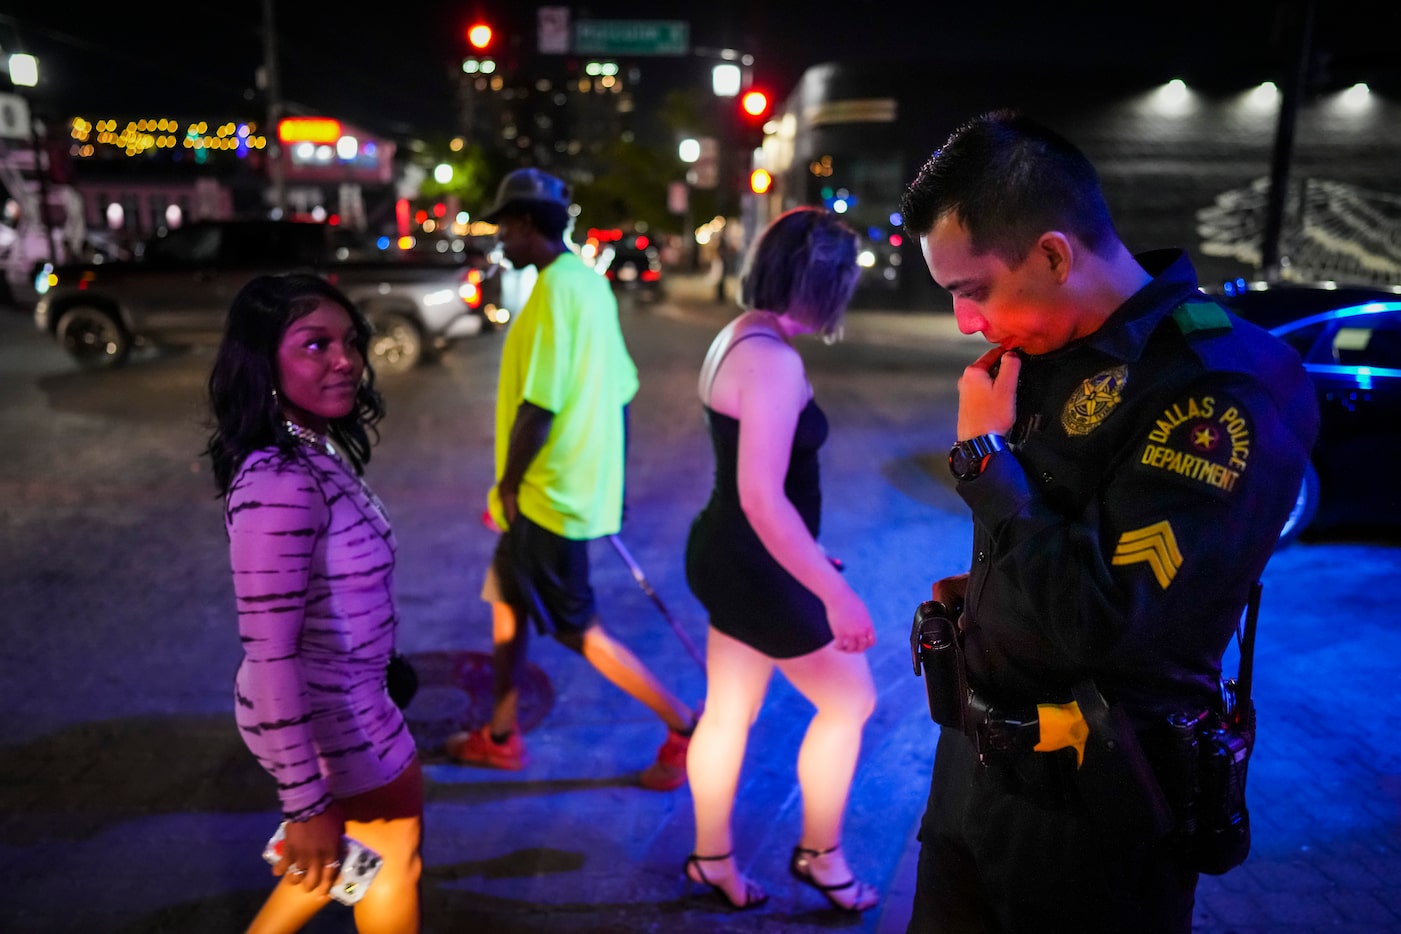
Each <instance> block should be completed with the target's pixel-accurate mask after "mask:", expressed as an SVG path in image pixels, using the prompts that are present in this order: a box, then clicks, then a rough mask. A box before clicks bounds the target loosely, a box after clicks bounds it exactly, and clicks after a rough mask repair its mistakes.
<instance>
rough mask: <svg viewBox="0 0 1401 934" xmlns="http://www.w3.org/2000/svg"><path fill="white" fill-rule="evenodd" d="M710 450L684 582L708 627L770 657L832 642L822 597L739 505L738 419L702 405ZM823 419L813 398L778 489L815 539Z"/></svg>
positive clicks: (824, 428) (819, 505) (689, 541)
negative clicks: (709, 471)
mask: <svg viewBox="0 0 1401 934" xmlns="http://www.w3.org/2000/svg"><path fill="white" fill-rule="evenodd" d="M705 418H706V424H707V425H708V426H709V428H710V439H711V443H712V445H713V446H714V449H715V486H714V489H713V490H712V491H711V493H710V501H709V502H708V503H706V505H705V508H704V509H702V510H701V512H700V515H698V516H696V519H695V521H694V522H692V523H691V533H690V536H689V538H688V539H687V542H686V580H687V582H688V583H689V584H690V586H691V592H692V593H694V594H695V595H696V598H697V599H698V600H700V602H701V603H702V604H703V605H704V606H705V608H706V610H708V611H709V613H710V625H712V626H714V627H715V628H716V629H718V630H720V631H721V632H723V633H724V634H725V635H727V636H732V637H733V638H735V639H738V640H740V641H741V642H743V643H745V644H746V645H748V646H750V647H752V648H754V649H757V650H758V651H760V652H763V653H764V654H765V655H768V656H769V657H771V658H796V657H797V656H799V655H806V654H807V653H809V652H813V651H816V650H817V649H820V648H822V646H824V645H826V644H827V643H828V642H831V641H832V630H831V629H830V628H829V627H828V625H827V612H826V610H825V609H824V607H823V606H822V601H821V600H819V599H818V598H817V596H816V595H815V594H814V593H813V592H812V591H810V590H808V589H807V588H806V587H804V586H803V585H802V584H800V583H798V581H797V579H796V578H794V577H793V575H792V574H789V573H788V572H787V571H786V570H784V569H783V567H782V566H781V565H779V563H778V562H777V561H775V560H774V558H773V556H772V555H770V554H769V552H768V550H767V549H766V548H765V547H764V545H763V543H762V542H760V541H759V536H758V535H757V534H756V533H755V531H754V528H753V527H752V526H751V525H750V524H749V520H748V519H747V518H745V515H744V512H743V511H742V510H741V509H740V506H739V487H738V483H737V478H736V468H737V466H738V461H739V421H738V419H734V418H731V417H730V416H728V415H722V414H720V413H719V412H716V411H714V410H713V409H711V408H709V407H706V409H705ZM826 439H827V417H826V416H825V415H823V414H822V410H821V409H820V408H818V407H817V402H816V401H815V400H808V404H807V405H806V406H805V407H804V408H803V410H802V412H801V413H800V414H799V415H798V424H797V427H796V429H795V430H794V432H793V453H792V457H791V458H790V460H789V464H788V475H787V477H785V478H784V483H783V489H784V492H785V493H786V494H787V496H788V499H789V501H790V502H792V503H793V505H794V506H795V507H796V508H797V510H798V514H799V515H800V516H802V518H803V522H804V523H805V524H806V525H807V527H808V531H809V532H811V533H812V536H813V538H816V537H817V532H818V526H819V523H820V520H821V514H822V491H821V489H820V487H819V485H818V468H817V451H818V448H820V447H821V446H822V442H823V441H825V440H826Z"/></svg>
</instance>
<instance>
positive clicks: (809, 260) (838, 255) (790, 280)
mask: <svg viewBox="0 0 1401 934" xmlns="http://www.w3.org/2000/svg"><path fill="white" fill-rule="evenodd" d="M860 273H861V269H860V267H859V266H857V265H856V234H855V233H854V232H853V231H852V230H851V228H850V227H847V226H846V225H845V224H843V223H842V222H841V221H840V220H838V219H837V215H835V214H833V213H832V212H830V211H827V210H824V209H823V208H815V207H800V208H793V209H792V210H791V211H786V212H784V213H783V214H781V215H779V217H778V218H776V219H775V220H774V222H773V223H771V224H769V226H768V227H767V228H765V230H764V232H763V233H762V234H760V235H759V240H758V242H757V243H755V244H754V249H753V250H752V251H751V252H750V254H749V259H748V262H746V264H745V268H744V273H743V276H742V277H741V280H740V304H741V305H743V306H744V307H745V308H755V309H760V310H762V311H772V312H775V313H777V314H787V315H789V316H790V317H792V318H794V319H795V320H798V321H801V322H803V323H804V324H807V325H809V326H811V327H812V328H813V329H814V330H816V331H817V332H818V333H819V334H823V335H832V334H835V333H836V332H837V330H838V329H839V327H840V326H841V320H842V313H843V312H844V311H845V310H846V303H847V302H849V301H850V300H851V294H852V293H853V292H855V291H856V280H857V277H858V276H859V275H860Z"/></svg>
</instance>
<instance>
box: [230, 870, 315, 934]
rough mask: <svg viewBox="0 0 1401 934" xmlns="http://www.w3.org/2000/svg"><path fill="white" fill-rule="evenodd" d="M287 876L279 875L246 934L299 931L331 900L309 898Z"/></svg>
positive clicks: (304, 891)
mask: <svg viewBox="0 0 1401 934" xmlns="http://www.w3.org/2000/svg"><path fill="white" fill-rule="evenodd" d="M291 878H292V877H291V876H283V877H282V878H281V879H279V880H278V882H277V885H276V886H274V887H273V890H272V894H271V895H269V896H268V900H267V901H265V902H263V907H262V908H261V909H259V910H258V914H257V916H256V917H255V918H254V919H253V922H252V923H251V924H249V925H248V931H247V934H293V932H295V931H300V930H301V929H302V928H303V927H305V926H306V924H307V922H308V921H310V920H311V918H312V916H313V915H315V914H316V913H317V912H318V911H320V910H321V909H322V907H323V906H325V904H326V903H327V902H329V901H330V900H331V899H330V898H329V897H323V896H320V895H312V894H311V893H310V892H308V891H307V890H306V889H304V888H302V887H301V886H300V885H293V884H292V882H291Z"/></svg>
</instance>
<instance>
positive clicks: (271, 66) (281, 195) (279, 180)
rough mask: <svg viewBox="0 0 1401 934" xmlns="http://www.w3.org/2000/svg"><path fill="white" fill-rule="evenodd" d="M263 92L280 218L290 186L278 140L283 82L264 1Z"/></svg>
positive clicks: (271, 174)
mask: <svg viewBox="0 0 1401 934" xmlns="http://www.w3.org/2000/svg"><path fill="white" fill-rule="evenodd" d="M263 91H264V93H265V94H266V95H267V105H268V131H267V136H268V179H269V180H270V181H271V182H272V207H273V211H274V212H275V213H276V216H277V217H279V218H280V217H283V216H285V215H286V213H287V183H286V181H285V180H284V179H283V177H282V168H283V167H282V141H281V140H280V139H278V138H277V126H278V124H279V123H281V122H282V83H281V79H280V78H279V77H278V73H277V30H276V27H275V26H274V25H273V16H272V0H263Z"/></svg>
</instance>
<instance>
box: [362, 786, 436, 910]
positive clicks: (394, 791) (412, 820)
mask: <svg viewBox="0 0 1401 934" xmlns="http://www.w3.org/2000/svg"><path fill="white" fill-rule="evenodd" d="M346 813H347V815H348V816H349V815H351V814H355V815H356V818H357V819H353V820H347V821H346V824H345V832H346V835H347V836H350V837H354V838H355V839H356V840H359V841H360V842H361V843H363V844H365V845H366V846H368V847H369V848H370V849H372V850H374V851H375V852H376V853H378V854H379V855H380V856H382V857H384V863H383V865H381V866H380V870H379V873H378V874H377V875H376V876H375V880H374V882H373V883H372V884H371V885H370V887H369V889H367V890H366V891H365V897H364V898H362V899H360V901H359V902H357V903H356V905H355V930H356V931H358V932H359V934H417V932H418V931H419V930H420V926H421V919H420V916H419V877H420V875H421V874H422V870H423V859H422V857H421V856H420V853H419V850H420V847H421V846H422V843H423V772H422V769H421V767H420V765H419V764H418V763H417V762H415V763H414V764H413V765H411V766H409V768H408V770H407V771H406V772H405V773H404V774H403V775H401V776H399V778H397V779H395V780H394V781H393V782H391V783H390V784H389V785H386V786H385V787H384V788H380V789H376V790H375V791H371V792H368V793H367V794H364V795H357V796H356V797H354V798H350V799H348V801H347V808H346ZM375 815H383V816H379V817H376V816H375Z"/></svg>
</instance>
